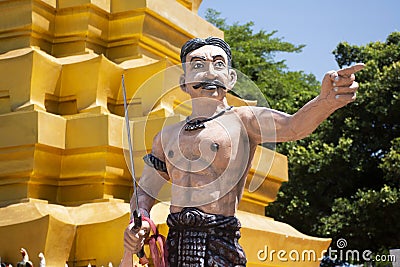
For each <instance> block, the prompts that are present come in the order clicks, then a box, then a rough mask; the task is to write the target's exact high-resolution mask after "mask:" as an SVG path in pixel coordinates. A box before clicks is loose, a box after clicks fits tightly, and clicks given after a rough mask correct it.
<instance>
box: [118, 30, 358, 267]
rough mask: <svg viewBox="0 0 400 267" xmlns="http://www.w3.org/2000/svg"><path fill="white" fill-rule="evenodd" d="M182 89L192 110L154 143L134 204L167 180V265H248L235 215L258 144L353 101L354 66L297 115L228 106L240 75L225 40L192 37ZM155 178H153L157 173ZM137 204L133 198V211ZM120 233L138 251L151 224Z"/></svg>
mask: <svg viewBox="0 0 400 267" xmlns="http://www.w3.org/2000/svg"><path fill="white" fill-rule="evenodd" d="M181 61H182V65H183V70H184V73H183V74H182V76H181V79H180V86H181V89H182V90H183V91H184V92H186V93H188V94H189V95H190V97H191V101H192V113H191V115H190V116H189V117H188V118H187V119H186V120H185V121H181V122H179V123H177V124H174V125H170V126H167V127H164V129H162V131H161V132H159V133H158V134H157V135H156V137H155V138H154V140H153V147H152V151H151V154H149V155H147V156H145V158H144V160H145V162H146V163H147V165H146V166H145V168H144V170H143V174H142V177H141V179H140V187H139V190H138V199H139V200H138V201H139V207H140V210H141V212H142V215H143V216H146V217H148V216H149V213H150V209H151V208H152V206H153V205H154V202H155V196H157V193H158V190H160V183H159V182H155V181H156V180H157V181H159V179H158V178H159V177H162V178H163V179H164V180H165V181H170V182H171V183H172V189H171V190H172V197H171V206H170V214H169V216H168V219H167V224H168V226H169V233H168V237H167V247H168V254H169V256H168V262H169V265H170V266H245V265H246V256H245V253H244V251H243V249H242V248H241V246H240V245H239V243H238V239H239V238H240V231H239V229H240V222H239V221H238V219H237V218H236V217H235V212H236V210H237V206H238V203H239V201H240V199H241V197H242V193H243V190H244V185H245V179H246V176H247V174H248V171H249V169H250V165H251V161H252V159H253V156H254V153H255V149H256V147H257V145H258V144H261V143H265V142H285V141H292V140H298V139H301V138H304V137H306V136H307V135H309V134H310V133H312V132H313V131H314V130H315V129H316V128H317V126H318V125H319V124H320V123H321V122H322V121H323V120H325V119H326V118H327V117H328V116H329V115H330V114H331V113H332V112H334V111H335V110H336V109H338V108H341V107H343V106H345V105H346V104H348V103H350V102H353V101H354V100H355V98H356V91H357V89H358V84H357V82H355V76H354V73H355V72H357V71H359V70H361V69H362V68H363V67H364V65H363V64H357V65H354V66H352V67H349V68H344V69H341V70H338V71H330V72H327V73H326V74H325V76H324V78H323V81H322V86H321V92H320V94H319V95H318V96H317V97H315V98H314V99H312V100H311V101H309V102H308V103H307V104H305V105H304V106H303V107H302V108H301V109H300V110H298V111H297V112H296V113H295V114H293V115H289V114H286V113H283V112H280V111H276V110H272V109H269V108H264V107H250V106H242V107H231V106H229V105H228V103H227V99H226V94H227V92H228V91H229V90H231V89H232V88H233V87H234V85H235V83H236V80H237V74H236V72H235V70H233V69H232V68H231V62H232V54H231V50H230V47H229V45H228V44H227V43H226V42H225V41H223V40H222V39H219V38H215V37H209V38H207V39H199V38H195V39H192V40H189V41H188V42H187V43H185V44H184V45H183V47H182V50H181ZM156 177H158V178H156ZM135 202H136V201H131V209H132V211H133V210H134V209H135V208H136V206H135V205H136V204H135ZM129 229H130V227H127V229H126V230H125V234H124V246H125V249H126V251H129V252H131V253H137V252H138V251H139V250H140V249H141V247H142V246H143V243H144V239H145V238H146V236H147V234H148V233H149V225H148V223H146V222H143V225H142V228H141V230H140V231H138V232H136V233H132V232H131V231H130V230H129Z"/></svg>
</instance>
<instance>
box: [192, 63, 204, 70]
mask: <svg viewBox="0 0 400 267" xmlns="http://www.w3.org/2000/svg"><path fill="white" fill-rule="evenodd" d="M203 67H204V64H203V63H202V62H200V61H197V62H195V63H194V64H193V69H201V68H203Z"/></svg>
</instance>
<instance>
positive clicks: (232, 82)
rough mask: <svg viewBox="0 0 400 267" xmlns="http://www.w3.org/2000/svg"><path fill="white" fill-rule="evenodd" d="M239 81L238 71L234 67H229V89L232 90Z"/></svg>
mask: <svg viewBox="0 0 400 267" xmlns="http://www.w3.org/2000/svg"><path fill="white" fill-rule="evenodd" d="M236 81H237V73H236V71H235V70H234V69H229V81H228V86H227V89H228V91H229V90H232V88H233V87H234V86H235V84H236Z"/></svg>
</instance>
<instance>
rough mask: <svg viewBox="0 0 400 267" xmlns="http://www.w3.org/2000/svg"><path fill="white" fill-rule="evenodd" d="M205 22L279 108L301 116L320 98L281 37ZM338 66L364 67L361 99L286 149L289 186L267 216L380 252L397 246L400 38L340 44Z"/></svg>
mask: <svg viewBox="0 0 400 267" xmlns="http://www.w3.org/2000/svg"><path fill="white" fill-rule="evenodd" d="M206 18H207V20H209V21H210V22H211V23H213V24H215V25H216V26H217V27H219V28H220V29H222V30H224V32H225V39H226V40H227V42H228V43H229V44H230V45H231V47H232V50H233V51H232V53H233V66H234V67H235V68H237V69H239V70H240V71H241V72H243V73H245V74H246V75H248V76H249V77H250V78H251V79H252V80H253V81H254V82H255V83H256V84H257V85H258V87H259V88H260V89H261V91H262V93H263V94H264V95H265V97H266V98H267V100H268V103H269V104H270V106H271V107H272V108H274V109H278V110H282V111H284V112H288V113H294V112H296V111H297V110H298V109H299V108H300V107H301V106H302V105H304V104H305V103H306V102H307V101H309V100H310V99H311V98H312V97H314V96H316V95H317V94H318V93H319V86H320V84H319V82H318V81H316V79H315V77H314V76H313V75H311V74H305V73H304V72H302V71H299V72H291V71H288V70H287V67H286V65H285V62H284V61H276V60H275V55H276V54H277V53H281V52H289V53H292V52H296V53H297V52H301V49H302V48H303V46H302V45H300V46H296V45H293V44H290V43H287V42H284V41H283V40H282V38H276V37H274V35H275V34H276V32H275V31H273V32H271V33H266V32H265V31H259V32H256V33H254V32H253V30H252V26H253V23H252V22H249V23H246V24H243V25H239V24H237V23H235V24H233V25H227V24H226V21H225V19H222V18H221V17H220V13H218V12H216V11H214V10H208V13H207V16H206ZM333 54H334V56H335V58H336V61H337V63H338V65H339V67H343V66H346V65H352V64H354V63H356V62H364V63H366V68H365V69H364V70H363V71H361V72H360V73H358V74H357V81H358V82H359V83H360V89H359V93H358V96H357V100H356V101H355V102H354V103H352V104H350V105H348V106H346V107H344V108H342V109H340V110H337V111H336V112H335V113H334V114H333V115H331V116H330V117H329V118H328V119H327V120H326V121H325V122H324V123H322V124H321V125H320V126H319V127H318V129H317V130H316V131H315V132H314V133H313V134H312V135H310V136H309V137H307V138H305V139H303V140H299V141H296V142H287V143H282V144H279V145H278V146H277V151H278V152H280V153H283V154H285V155H287V156H288V160H289V176H290V180H289V182H288V183H286V184H284V185H283V186H282V188H281V190H280V192H279V193H278V198H277V200H276V201H275V202H274V203H272V204H271V205H269V206H268V207H267V208H266V214H267V215H268V216H271V217H274V218H275V219H277V220H280V221H283V222H287V223H289V224H291V225H292V226H294V227H295V228H297V229H298V230H300V231H302V232H304V233H306V234H310V235H318V236H327V237H332V238H333V242H332V245H333V246H334V245H335V244H336V240H337V239H339V238H345V239H346V240H347V241H348V245H349V246H348V248H349V249H359V250H360V251H361V250H363V249H369V250H373V251H375V252H379V251H383V250H385V249H390V248H399V247H400V223H399V222H398V218H400V192H399V190H398V188H399V185H400V152H399V151H400V149H399V148H400V129H399V128H400V127H399V124H400V103H399V101H400V95H399V94H400V33H399V32H394V33H392V34H390V35H389V36H388V37H387V40H386V42H374V43H369V44H367V45H364V46H356V45H350V44H348V43H340V44H339V45H338V46H337V48H336V49H335V51H334V52H333Z"/></svg>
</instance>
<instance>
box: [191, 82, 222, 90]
mask: <svg viewBox="0 0 400 267" xmlns="http://www.w3.org/2000/svg"><path fill="white" fill-rule="evenodd" d="M208 86H216V87H220V88H222V89H226V86H225V84H223V83H222V82H220V81H218V80H206V81H201V82H199V83H198V84H196V85H193V88H194V89H199V88H204V89H207V87H208Z"/></svg>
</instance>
